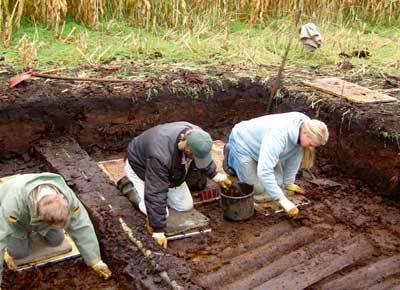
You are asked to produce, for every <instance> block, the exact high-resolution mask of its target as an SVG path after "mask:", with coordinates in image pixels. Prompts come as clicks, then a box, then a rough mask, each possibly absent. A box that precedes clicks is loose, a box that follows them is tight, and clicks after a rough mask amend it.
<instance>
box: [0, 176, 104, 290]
mask: <svg viewBox="0 0 400 290" xmlns="http://www.w3.org/2000/svg"><path fill="white" fill-rule="evenodd" d="M41 184H50V185H53V186H55V187H57V188H58V189H59V191H60V192H61V193H62V194H63V195H64V196H65V198H66V199H67V201H68V204H69V206H70V210H71V213H72V218H71V223H70V225H69V227H68V228H66V229H65V230H66V232H68V234H69V235H70V236H71V238H72V239H73V240H74V242H75V244H76V246H77V247H78V249H79V251H80V253H81V255H82V257H83V259H84V260H85V262H86V263H87V264H88V265H93V264H95V263H97V262H98V261H99V260H100V259H101V257H100V249H99V243H98V241H97V237H96V233H95V231H94V228H93V225H92V222H91V221H90V218H89V215H88V213H87V211H86V209H85V207H84V206H83V205H82V203H81V202H80V201H79V199H78V198H77V197H76V195H75V194H74V192H73V191H72V189H71V188H69V187H68V185H67V184H66V183H65V181H64V179H63V178H62V177H61V176H60V175H58V174H53V173H39V174H22V175H15V178H11V179H9V180H6V181H5V182H3V183H2V180H1V179H0V285H1V279H2V275H1V273H2V272H3V261H4V253H3V252H4V248H5V247H6V246H7V239H8V237H9V236H13V237H15V238H19V239H24V238H27V236H28V233H29V232H30V231H35V232H37V233H39V234H41V235H46V233H47V231H48V230H49V227H48V225H47V224H45V223H43V222H40V221H38V209H37V205H36V198H35V197H34V196H33V194H31V192H32V190H33V189H35V188H36V187H38V186H39V185H41Z"/></svg>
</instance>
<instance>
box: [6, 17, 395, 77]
mask: <svg viewBox="0 0 400 290" xmlns="http://www.w3.org/2000/svg"><path fill="white" fill-rule="evenodd" d="M292 26H293V23H291V22H290V21H288V20H285V19H282V20H272V21H270V23H269V25H268V26H267V28H265V29H260V28H253V27H250V26H249V25H247V24H245V23H240V22H235V23H231V24H230V35H229V45H228V48H229V49H228V51H225V50H223V49H222V45H223V42H224V33H223V29H222V28H221V29H220V30H212V29H210V28H208V27H207V26H206V25H204V26H202V24H201V23H199V24H198V25H197V26H196V27H194V28H193V29H192V31H176V30H173V29H167V28H162V27H157V28H155V29H153V30H152V31H146V30H143V29H139V28H135V27H130V26H128V25H126V24H124V23H121V22H117V21H110V22H105V23H102V25H101V26H100V29H99V30H97V31H96V30H90V29H88V28H86V27H84V26H83V25H81V24H79V23H76V22H74V21H72V20H69V21H68V22H67V24H66V25H65V28H64V30H63V32H62V34H61V36H60V37H59V38H56V37H55V36H54V32H52V31H49V30H47V29H46V28H44V27H42V26H39V25H34V24H32V23H23V24H22V27H21V29H20V30H19V31H18V32H16V33H15V35H14V41H13V45H12V46H11V47H10V48H2V52H1V53H0V54H1V55H3V56H4V57H5V62H6V63H9V64H12V65H14V66H15V67H16V68H18V69H19V70H23V69H25V64H24V63H23V61H22V60H21V57H20V53H19V51H18V44H19V42H20V40H21V38H22V37H23V36H24V35H26V36H27V37H28V38H29V40H30V41H31V42H33V43H35V46H37V51H38V54H37V64H36V68H38V69H40V70H48V69H53V68H60V67H77V66H82V65H99V64H102V63H103V62H106V61H108V60H110V59H114V58H117V59H120V60H121V61H122V62H125V63H127V62H129V61H149V62H152V63H155V65H161V66H162V65H177V66H183V67H193V68H196V67H198V66H199V65H200V64H201V65H218V64H219V63H221V62H222V63H229V64H248V65H279V63H280V61H281V56H282V54H283V52H284V50H285V48H286V46H287V43H288V40H289V37H290V35H291V34H292V33H293V27H292ZM320 28H321V31H322V34H323V36H324V44H323V47H322V48H321V49H319V50H317V51H316V52H315V53H308V52H306V51H304V50H303V49H302V46H301V44H300V43H299V42H298V39H297V35H296V37H295V39H294V41H293V45H292V49H291V51H290V54H289V59H288V62H287V65H294V66H297V67H301V68H304V67H305V68H309V67H314V66H324V67H327V68H334V67H336V64H337V63H338V62H339V61H340V60H341V58H340V57H339V55H338V54H339V53H340V52H341V51H345V52H351V51H352V50H354V49H364V48H369V51H370V52H371V57H370V58H369V59H356V58H352V59H351V60H350V61H351V62H352V63H353V64H355V65H357V66H358V67H360V68H362V67H366V66H372V67H375V68H377V69H378V70H382V71H389V72H391V73H399V69H396V68H395V67H394V64H395V63H396V61H399V62H400V33H399V32H400V29H399V26H393V28H388V27H385V26H375V27H371V26H366V25H364V27H363V26H362V25H361V28H359V29H357V28H345V27H339V26H330V25H321V27H320ZM71 32H72V33H71ZM78 48H80V50H81V52H80V51H79V50H78ZM85 48H86V49H85ZM155 52H160V53H161V54H162V57H161V58H154V57H153V56H154V53H155Z"/></svg>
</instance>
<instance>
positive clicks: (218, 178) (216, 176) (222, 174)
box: [212, 173, 228, 183]
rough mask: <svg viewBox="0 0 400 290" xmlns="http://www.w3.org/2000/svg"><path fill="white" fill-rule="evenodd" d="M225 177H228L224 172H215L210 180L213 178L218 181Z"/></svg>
mask: <svg viewBox="0 0 400 290" xmlns="http://www.w3.org/2000/svg"><path fill="white" fill-rule="evenodd" d="M227 178H228V175H226V174H225V173H217V175H215V176H214V177H213V179H212V180H214V181H215V182H216V183H218V182H221V181H224V180H225V179H227Z"/></svg>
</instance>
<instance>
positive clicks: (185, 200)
mask: <svg viewBox="0 0 400 290" xmlns="http://www.w3.org/2000/svg"><path fill="white" fill-rule="evenodd" d="M167 195H168V205H169V206H170V207H171V208H173V209H175V210H177V211H189V210H191V209H192V208H193V198H192V194H191V193H190V190H189V187H188V186H187V184H186V182H184V183H182V184H181V185H180V186H177V187H173V188H170V189H169V190H168V194H167Z"/></svg>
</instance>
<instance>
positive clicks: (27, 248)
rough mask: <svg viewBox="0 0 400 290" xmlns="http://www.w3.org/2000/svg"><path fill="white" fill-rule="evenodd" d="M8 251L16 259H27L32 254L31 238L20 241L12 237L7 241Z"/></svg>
mask: <svg viewBox="0 0 400 290" xmlns="http://www.w3.org/2000/svg"><path fill="white" fill-rule="evenodd" d="M7 251H8V254H9V255H10V256H11V257H13V258H14V259H22V258H25V257H27V256H29V255H30V254H31V253H32V239H31V238H29V237H27V238H26V239H18V238H15V237H13V236H11V237H9V238H8V240H7Z"/></svg>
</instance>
